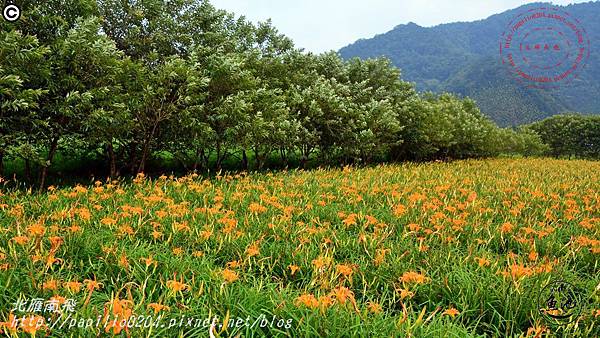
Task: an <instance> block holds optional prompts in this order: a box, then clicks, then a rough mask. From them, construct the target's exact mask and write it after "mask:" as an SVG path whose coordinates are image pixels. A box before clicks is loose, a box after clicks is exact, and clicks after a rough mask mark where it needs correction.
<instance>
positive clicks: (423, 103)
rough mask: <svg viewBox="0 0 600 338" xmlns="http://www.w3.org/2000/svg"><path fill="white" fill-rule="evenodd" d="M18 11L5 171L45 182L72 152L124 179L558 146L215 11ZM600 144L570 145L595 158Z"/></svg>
mask: <svg viewBox="0 0 600 338" xmlns="http://www.w3.org/2000/svg"><path fill="white" fill-rule="evenodd" d="M21 5H22V6H21V7H22V13H23V16H22V18H21V19H20V20H19V21H17V22H16V23H8V22H1V23H0V176H1V175H2V170H3V168H2V164H3V163H4V162H5V161H8V160H12V161H14V160H19V161H22V162H23V163H25V173H26V174H25V176H27V177H35V178H36V180H37V182H38V184H40V186H42V187H43V186H44V184H45V182H46V179H47V175H48V170H49V168H51V167H52V166H53V165H55V164H56V163H55V162H56V156H57V153H59V152H60V153H63V154H71V155H74V156H79V155H81V154H88V155H89V154H93V155H94V156H97V157H100V158H101V159H103V161H104V162H105V163H107V174H109V175H110V176H111V177H114V176H117V175H120V174H136V173H139V172H144V171H145V170H146V169H147V165H148V162H149V161H150V160H151V159H153V158H155V157H156V156H157V155H159V154H164V153H168V154H170V155H171V156H172V157H173V158H175V159H177V160H178V161H179V163H181V165H182V166H184V167H185V168H186V169H188V170H199V171H202V170H208V169H213V168H215V169H219V168H221V167H222V166H223V164H224V163H225V161H231V160H232V159H234V160H235V161H239V163H240V165H241V167H242V168H244V169H261V168H263V167H264V166H265V164H266V163H267V161H268V160H269V159H271V158H274V157H276V158H277V159H278V161H279V162H280V163H281V164H282V165H284V166H285V165H287V164H288V163H290V162H291V161H294V163H298V165H300V166H305V165H307V163H309V162H310V163H313V164H314V163H316V164H336V163H342V164H347V163H355V164H357V163H360V164H363V163H373V162H380V161H404V160H433V159H449V158H469V157H483V156H495V155H498V154H500V153H514V154H524V155H536V154H542V153H543V152H545V151H548V149H547V146H546V144H545V143H547V144H548V145H550V147H551V149H552V150H551V151H555V150H556V149H558V148H555V147H556V146H557V145H555V144H554V143H552V141H550V137H551V136H552V135H554V134H553V133H554V131H550V130H549V129H547V128H550V126H549V125H548V127H547V126H546V124H545V123H546V122H542V123H540V124H536V125H533V126H531V127H530V128H521V129H519V130H512V129H501V128H498V127H497V126H496V125H495V124H494V123H493V122H491V121H490V120H489V119H488V118H486V117H485V116H484V115H483V114H482V113H481V112H480V111H479V109H478V108H477V106H476V104H475V102H473V101H472V100H470V99H459V98H457V97H455V96H453V95H450V94H442V95H434V94H423V95H419V94H418V93H416V91H415V89H414V87H413V85H412V84H409V83H407V82H404V81H402V80H401V78H400V71H399V70H398V69H396V68H394V67H392V66H391V64H390V62H389V61H388V60H386V59H371V60H364V61H363V60H359V59H352V60H349V61H343V60H342V59H341V58H340V57H339V56H338V55H337V54H336V53H334V52H331V53H324V54H320V55H315V54H312V53H305V52H304V51H302V50H299V49H297V48H295V47H294V45H293V43H292V41H291V40H290V39H289V38H287V37H285V36H283V35H281V34H279V33H278V32H277V30H276V29H275V28H274V27H272V25H271V24H270V22H263V23H258V24H252V23H250V22H248V21H247V20H246V19H245V18H244V17H240V18H236V17H235V16H234V15H233V14H231V13H228V12H225V11H222V10H218V9H215V8H214V7H213V6H212V5H211V4H210V3H209V2H207V1H200V0H171V1H165V0H148V1H135V0H73V1H69V4H68V5H65V3H64V2H63V1H60V0H48V1H22V3H21ZM590 123H596V129H595V130H596V131H597V130H598V129H597V123H598V121H597V120H594V121H593V122H590ZM561 126H563V127H565V128H566V126H565V124H560V123H558V124H552V128H561ZM550 134H552V135H550ZM594 135H596V136H593V135H592V136H590V138H589V139H590V140H591V141H585V142H584V144H581V142H580V143H577V141H573V142H575V143H577V144H578V145H577V146H578V147H580V148H577V149H584V148H585V149H586V150H585V154H586V155H590V156H597V154H598V149H597V147H598V142H597V134H594ZM594 137H596V138H594ZM586 140H587V139H586ZM575 143H569V145H568V147H570V146H571V144H575ZM561 146H562V145H561ZM560 149H561V150H556V151H558V153H559V154H565V153H564V150H562V148H560ZM590 149H592V150H590ZM593 149H595V150H593ZM578 151H579V150H578ZM578 154H579V153H574V155H578ZM582 154H583V153H582Z"/></svg>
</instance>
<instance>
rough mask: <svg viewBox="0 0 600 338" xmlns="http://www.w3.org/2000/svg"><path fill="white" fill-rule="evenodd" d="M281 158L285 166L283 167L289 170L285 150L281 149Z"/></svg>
mask: <svg viewBox="0 0 600 338" xmlns="http://www.w3.org/2000/svg"><path fill="white" fill-rule="evenodd" d="M279 157H280V158H281V163H282V164H283V167H284V168H286V169H287V167H288V158H287V154H286V152H285V149H284V148H281V149H279Z"/></svg>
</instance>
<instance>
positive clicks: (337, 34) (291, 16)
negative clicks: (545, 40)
mask: <svg viewBox="0 0 600 338" xmlns="http://www.w3.org/2000/svg"><path fill="white" fill-rule="evenodd" d="M211 2H212V3H213V5H215V7H217V8H222V9H226V10H228V11H231V12H235V13H236V14H237V15H241V14H243V15H245V16H246V17H247V18H248V19H250V20H251V21H255V22H256V21H264V20H266V19H268V18H271V19H272V20H273V24H274V26H275V27H277V28H278V29H279V31H280V32H281V33H284V34H285V35H287V36H289V37H291V38H292V39H293V40H294V42H295V43H296V46H297V47H302V48H305V49H306V50H308V51H313V52H323V51H328V50H332V49H333V50H338V49H339V48H341V47H343V46H345V45H347V44H350V43H352V42H354V41H356V40H358V39H360V38H370V37H373V36H374V35H376V34H380V33H385V32H387V31H389V30H391V29H393V28H394V27H395V26H397V25H399V24H405V23H408V22H411V21H412V22H415V23H417V24H419V25H421V26H435V25H437V24H441V23H448V22H456V21H473V20H479V19H485V18H487V17H489V16H490V15H493V14H496V13H500V12H503V11H505V10H508V9H512V8H515V7H518V6H520V5H523V4H526V3H530V2H535V1H516V0H413V1H408V0H211ZM580 2H588V0H574V1H567V0H555V1H553V3H554V4H560V5H567V4H570V3H580Z"/></svg>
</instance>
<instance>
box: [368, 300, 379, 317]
mask: <svg viewBox="0 0 600 338" xmlns="http://www.w3.org/2000/svg"><path fill="white" fill-rule="evenodd" d="M367 309H369V311H370V312H372V313H375V314H379V313H381V312H383V309H382V307H381V305H380V304H378V303H375V302H368V303H367Z"/></svg>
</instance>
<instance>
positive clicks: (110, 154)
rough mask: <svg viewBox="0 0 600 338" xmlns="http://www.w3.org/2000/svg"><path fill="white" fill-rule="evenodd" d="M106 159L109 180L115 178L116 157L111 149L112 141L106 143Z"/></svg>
mask: <svg viewBox="0 0 600 338" xmlns="http://www.w3.org/2000/svg"><path fill="white" fill-rule="evenodd" d="M107 151H108V157H109V159H110V178H115V177H116V176H117V175H118V174H117V157H116V155H115V149H114V148H113V144H112V140H111V141H110V142H108V149H107Z"/></svg>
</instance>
